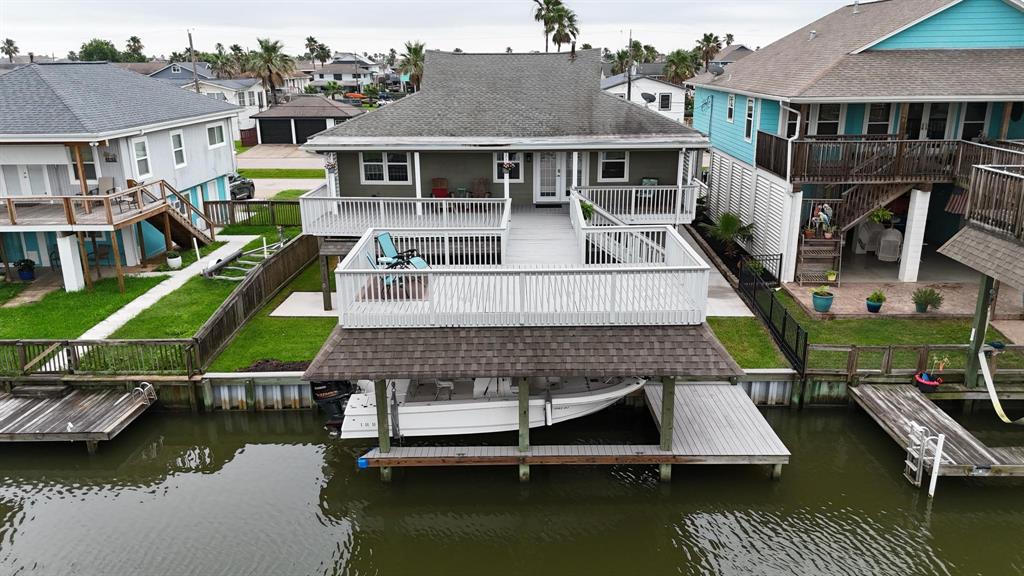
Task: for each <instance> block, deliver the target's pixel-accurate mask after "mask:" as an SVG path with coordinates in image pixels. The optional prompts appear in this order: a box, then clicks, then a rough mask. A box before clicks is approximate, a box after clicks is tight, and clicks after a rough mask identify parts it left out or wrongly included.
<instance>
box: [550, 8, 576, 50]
mask: <svg viewBox="0 0 1024 576" xmlns="http://www.w3.org/2000/svg"><path fill="white" fill-rule="evenodd" d="M551 18H552V19H554V21H555V30H554V32H552V33H551V41H552V42H554V43H555V46H557V47H558V51H559V52H561V51H562V44H568V43H570V42H572V41H573V40H575V39H576V37H577V36H579V35H580V27H579V25H578V24H577V21H576V13H575V12H573V11H572V10H570V9H568V8H566V7H565V6H564V5H562V6H558V7H556V8H555V9H554V11H552V12H551Z"/></svg>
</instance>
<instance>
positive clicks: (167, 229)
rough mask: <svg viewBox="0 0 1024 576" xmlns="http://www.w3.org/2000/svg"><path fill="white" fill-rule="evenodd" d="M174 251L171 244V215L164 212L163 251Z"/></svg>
mask: <svg viewBox="0 0 1024 576" xmlns="http://www.w3.org/2000/svg"><path fill="white" fill-rule="evenodd" d="M173 249H174V243H173V242H171V215H170V214H168V213H167V211H166V210H164V250H166V251H168V252H170V251H171V250H173Z"/></svg>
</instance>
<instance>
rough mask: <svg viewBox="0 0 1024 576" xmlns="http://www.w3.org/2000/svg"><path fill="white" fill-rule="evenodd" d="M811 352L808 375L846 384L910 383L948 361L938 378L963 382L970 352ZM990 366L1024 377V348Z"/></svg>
mask: <svg viewBox="0 0 1024 576" xmlns="http://www.w3.org/2000/svg"><path fill="white" fill-rule="evenodd" d="M808 349H809V353H808V364H807V368H806V370H804V374H805V375H806V376H808V377H814V378H818V379H826V380H845V381H847V382H853V381H855V380H859V379H861V378H871V377H878V378H886V377H902V378H906V379H907V380H908V381H909V379H910V377H911V376H913V375H914V374H916V373H917V372H920V371H922V370H929V371H931V370H934V369H935V364H936V362H938V361H941V360H943V359H946V358H948V360H949V362H948V363H946V366H945V368H944V370H943V371H942V373H941V374H937V375H938V376H941V377H942V378H943V379H944V380H952V381H961V382H962V381H963V377H964V371H965V370H964V369H965V367H966V366H967V355H968V354H969V353H970V346H969V345H967V344H894V345H891V346H856V345H833V344H811V345H810V346H808ZM989 367H990V368H991V369H992V373H993V375H995V374H1000V375H1002V376H1004V377H1013V378H1014V379H1021V378H1024V345H1007V346H1006V347H1005V348H1004V350H1002V351H1001V352H1000V353H999V354H996V355H994V356H992V357H990V358H989Z"/></svg>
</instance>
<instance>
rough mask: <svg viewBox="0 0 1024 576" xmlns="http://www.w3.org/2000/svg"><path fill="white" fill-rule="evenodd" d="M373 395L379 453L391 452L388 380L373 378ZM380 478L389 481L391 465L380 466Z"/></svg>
mask: <svg viewBox="0 0 1024 576" xmlns="http://www.w3.org/2000/svg"><path fill="white" fill-rule="evenodd" d="M373 395H374V398H375V399H376V401H377V441H378V442H379V443H380V452H381V454H387V453H388V452H391V431H390V430H389V425H388V381H387V380H383V379H382V380H374V382H373ZM380 479H381V481H383V482H391V467H390V466H382V467H381V469H380Z"/></svg>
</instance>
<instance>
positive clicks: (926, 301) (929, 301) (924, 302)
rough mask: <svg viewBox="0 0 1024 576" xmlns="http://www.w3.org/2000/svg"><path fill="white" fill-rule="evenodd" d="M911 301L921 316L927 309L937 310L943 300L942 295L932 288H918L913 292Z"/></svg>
mask: <svg viewBox="0 0 1024 576" xmlns="http://www.w3.org/2000/svg"><path fill="white" fill-rule="evenodd" d="M911 299H912V300H913V301H914V308H915V309H916V310H917V311H918V312H920V313H922V314H923V313H925V312H927V311H928V308H929V307H931V308H933V309H935V310H938V309H939V308H941V307H942V302H943V300H945V298H944V297H943V296H942V294H940V293H939V291H938V290H936V289H934V288H918V289H917V290H914V295H913V296H912V297H911Z"/></svg>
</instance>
